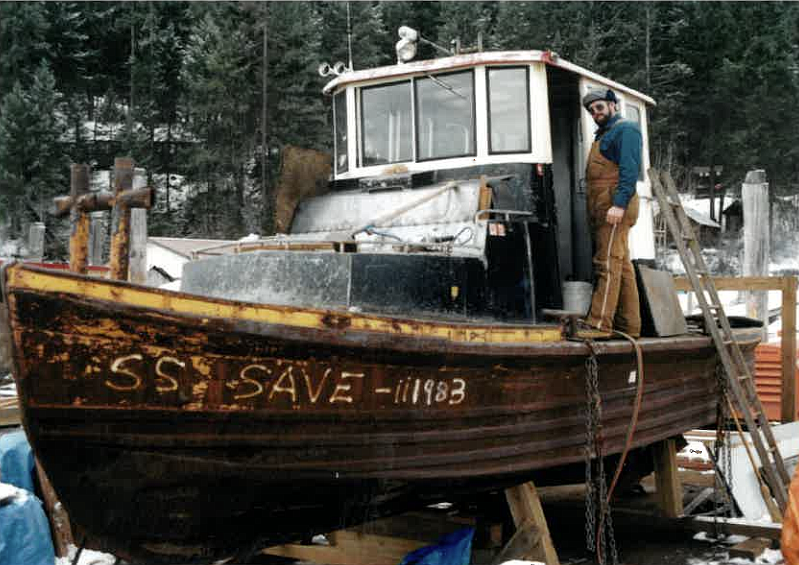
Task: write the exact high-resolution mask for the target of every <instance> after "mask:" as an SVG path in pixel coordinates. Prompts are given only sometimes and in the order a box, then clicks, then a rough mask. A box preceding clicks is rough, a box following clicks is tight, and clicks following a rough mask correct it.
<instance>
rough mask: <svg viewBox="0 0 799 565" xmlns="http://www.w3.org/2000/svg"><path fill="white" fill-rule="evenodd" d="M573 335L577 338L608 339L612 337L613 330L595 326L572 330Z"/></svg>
mask: <svg viewBox="0 0 799 565" xmlns="http://www.w3.org/2000/svg"><path fill="white" fill-rule="evenodd" d="M574 337H576V338H578V339H610V338H611V337H613V332H608V331H605V330H598V329H596V328H580V329H578V330H577V331H576V332H574Z"/></svg>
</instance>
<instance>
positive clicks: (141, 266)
mask: <svg viewBox="0 0 799 565" xmlns="http://www.w3.org/2000/svg"><path fill="white" fill-rule="evenodd" d="M146 184H147V177H146V176H145V174H144V169H135V172H134V174H133V190H140V189H143V188H145V186H146ZM128 257H129V260H130V265H129V270H128V273H129V277H128V278H129V280H130V282H134V283H136V284H147V210H145V209H144V208H133V209H132V210H131V211H130V253H129V254H128Z"/></svg>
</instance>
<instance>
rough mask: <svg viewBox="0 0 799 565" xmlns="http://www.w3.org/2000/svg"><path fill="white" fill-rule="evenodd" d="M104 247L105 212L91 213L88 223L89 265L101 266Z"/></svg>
mask: <svg viewBox="0 0 799 565" xmlns="http://www.w3.org/2000/svg"><path fill="white" fill-rule="evenodd" d="M104 246H105V212H92V213H91V219H90V223H89V265H102V264H103V263H104V261H103V247H104Z"/></svg>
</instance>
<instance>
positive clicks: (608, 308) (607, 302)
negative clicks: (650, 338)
mask: <svg viewBox="0 0 799 565" xmlns="http://www.w3.org/2000/svg"><path fill="white" fill-rule="evenodd" d="M608 131H610V130H608ZM606 134H607V132H605V134H603V135H606ZM601 140H602V137H599V138H598V139H596V140H595V141H594V143H593V145H592V146H591V152H590V153H589V155H588V164H587V165H586V171H585V178H586V181H587V184H588V217H589V221H590V222H591V231H592V232H593V235H594V245H595V248H596V251H595V253H594V260H593V261H594V294H593V297H592V298H591V310H590V312H589V315H588V323H589V324H590V325H591V326H593V327H595V328H597V329H599V330H605V331H609V330H611V329H617V330H619V331H622V332H624V333H626V334H629V335H631V336H633V337H638V336H639V335H640V334H641V313H640V309H639V305H638V286H637V285H636V283H635V271H634V270H633V264H632V262H631V261H630V249H629V246H628V245H627V240H628V236H629V234H630V228H631V227H632V226H633V225H635V222H636V220H638V195H637V194H635V195H633V197H632V199H631V200H630V202H629V204H628V205H627V210H626V211H625V213H624V217H623V218H622V221H621V222H620V223H619V224H617V225H615V226H613V225H611V224H609V223H608V222H607V219H606V215H607V213H608V210H609V209H610V207H611V206H613V194H614V192H615V189H616V187H617V186H618V184H619V166H618V165H617V164H616V163H614V162H613V161H611V160H610V159H607V158H605V157H604V156H603V155H602V153H601V152H600V151H599V143H600V141H601Z"/></svg>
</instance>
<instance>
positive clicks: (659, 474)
mask: <svg viewBox="0 0 799 565" xmlns="http://www.w3.org/2000/svg"><path fill="white" fill-rule="evenodd" d="M652 455H653V457H654V459H655V485H656V488H657V492H658V499H659V501H660V506H661V509H662V510H663V513H664V514H665V515H666V516H667V517H668V518H679V517H680V516H682V515H683V506H682V485H681V484H680V477H679V475H678V474H677V446H676V444H675V442H674V440H673V439H667V440H664V441H661V442H658V443H656V444H654V445H653V446H652Z"/></svg>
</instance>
